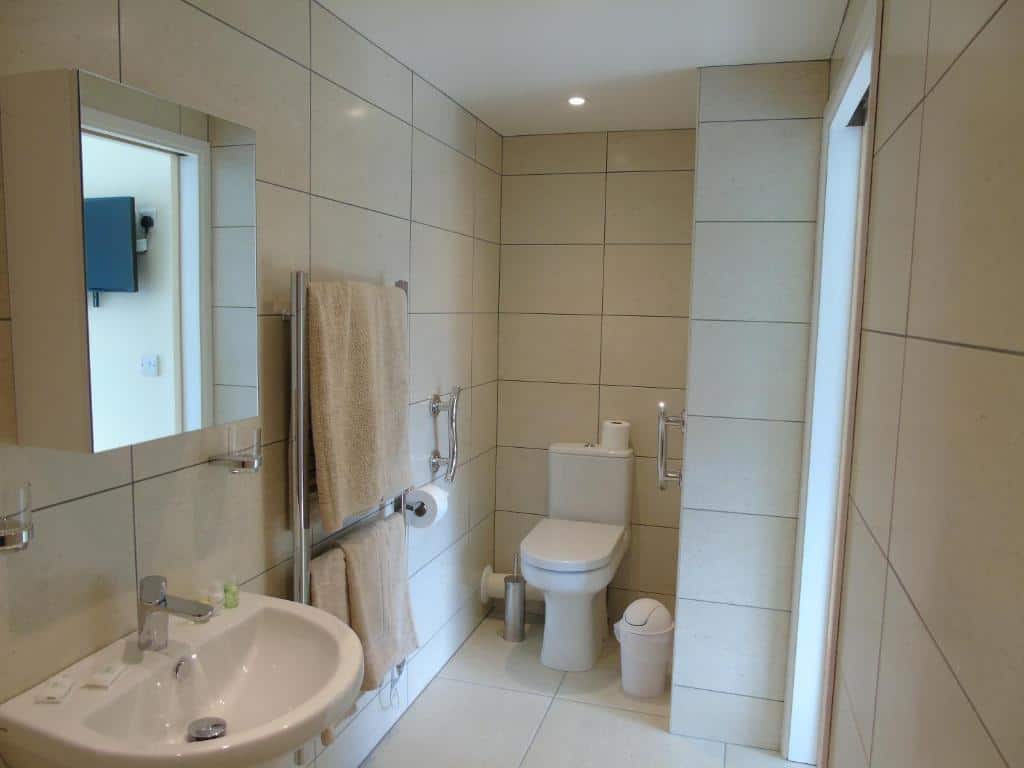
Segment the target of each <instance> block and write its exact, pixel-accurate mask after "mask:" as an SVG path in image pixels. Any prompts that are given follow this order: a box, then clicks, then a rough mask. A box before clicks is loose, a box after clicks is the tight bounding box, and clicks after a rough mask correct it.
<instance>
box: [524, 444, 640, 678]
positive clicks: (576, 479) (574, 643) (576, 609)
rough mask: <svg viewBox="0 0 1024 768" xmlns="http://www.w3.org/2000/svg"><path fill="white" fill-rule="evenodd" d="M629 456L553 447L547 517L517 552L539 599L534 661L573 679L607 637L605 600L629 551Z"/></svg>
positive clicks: (592, 661)
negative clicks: (541, 614)
mask: <svg viewBox="0 0 1024 768" xmlns="http://www.w3.org/2000/svg"><path fill="white" fill-rule="evenodd" d="M632 495H633V449H632V448H624V449H619V450H615V449H609V448H605V447H601V446H595V445H591V444H589V443H588V444H584V443H555V444H554V445H552V446H550V448H549V449H548V516H547V517H546V518H545V519H544V520H542V521H541V522H540V523H539V524H538V525H537V526H536V527H535V528H534V529H533V530H532V531H530V533H529V534H528V535H527V536H526V538H525V539H523V543H522V544H521V545H520V547H519V559H520V561H521V563H522V568H523V577H524V578H525V579H526V581H527V583H529V584H532V585H533V586H534V587H536V588H537V589H539V590H541V591H542V592H543V593H544V609H545V618H544V622H545V623H544V641H543V646H542V648H541V662H542V663H543V664H544V665H545V666H547V667H551V668H553V669H561V670H566V671H569V672H580V671H583V670H586V669H590V668H591V667H593V666H594V664H595V663H596V662H597V657H598V655H599V654H600V653H601V645H602V643H603V642H604V639H605V637H606V636H607V634H608V609H607V606H606V604H605V599H606V598H605V593H606V589H607V587H608V584H610V583H611V580H612V578H613V577H614V576H615V571H616V570H618V567H619V563H621V562H622V556H623V555H624V554H625V553H626V547H627V546H628V545H629V518H630V508H631V504H632Z"/></svg>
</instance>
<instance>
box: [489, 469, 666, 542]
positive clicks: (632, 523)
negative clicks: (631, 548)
mask: <svg viewBox="0 0 1024 768" xmlns="http://www.w3.org/2000/svg"><path fill="white" fill-rule="evenodd" d="M646 458H653V457H646ZM494 511H495V512H504V513H505V514H508V515H527V516H529V517H550V515H548V514H547V513H543V514H542V513H540V512H523V511H521V510H518V509H506V508H504V507H496V508H495V510H494ZM629 525H630V527H631V528H660V529H662V530H665V531H678V530H679V527H678V526H675V525H657V524H656V523H638V522H637V521H636V520H632V521H630V523H629Z"/></svg>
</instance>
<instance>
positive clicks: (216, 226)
mask: <svg viewBox="0 0 1024 768" xmlns="http://www.w3.org/2000/svg"><path fill="white" fill-rule="evenodd" d="M164 109H167V114H166V115H164V114H163V111H164ZM81 115H82V182H83V196H84V199H85V204H84V214H85V217H84V218H85V221H84V224H85V230H86V238H85V240H86V273H87V274H86V286H87V289H88V290H89V302H88V320H89V360H90V369H91V380H92V392H91V398H92V411H93V425H94V449H95V450H97V451H102V450H106V449H108V448H113V447H117V446H121V445H127V444H132V443H139V442H143V441H146V440H152V439H155V438H158V437H163V436H166V435H169V434H177V433H179V432H187V431H191V430H195V429H201V428H203V427H208V426H211V425H213V424H226V423H229V422H233V421H239V420H243V419H248V418H251V417H253V416H255V415H256V413H257V411H258V398H257V362H256V360H257V344H256V337H257V332H256V259H255V253H256V210H255V142H254V139H253V136H252V132H251V131H250V130H249V129H246V128H243V127H241V126H236V125H234V124H233V123H228V122H226V121H223V120H220V119H218V118H215V117H212V116H207V115H203V114H201V113H198V112H193V111H191V110H186V109H185V108H183V107H181V108H179V107H178V106H177V105H169V104H167V103H166V102H160V101H159V100H155V99H152V97H148V96H146V95H144V94H139V93H138V92H133V91H130V90H129V89H123V87H120V86H117V85H116V84H113V83H108V82H107V81H103V80H100V79H98V78H92V77H89V78H88V79H85V78H83V89H82V110H81ZM186 123H187V125H186Z"/></svg>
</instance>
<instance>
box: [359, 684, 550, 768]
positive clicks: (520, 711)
mask: <svg viewBox="0 0 1024 768" xmlns="http://www.w3.org/2000/svg"><path fill="white" fill-rule="evenodd" d="M549 703H550V699H549V698H547V697H545V696H536V695H533V694H528V693H514V692H512V691H503V690H499V689H497V688H487V687H484V686H480V685H473V684H471V683H462V682H458V681H455V680H445V679H443V678H438V679H436V680H434V682H432V683H431V684H430V686H429V687H428V688H427V690H425V691H424V692H423V694H422V695H421V696H420V697H419V699H417V700H416V703H415V704H413V705H412V707H410V708H409V711H408V712H407V713H406V715H405V717H403V718H402V720H400V721H399V723H398V725H396V726H395V727H394V729H393V730H392V731H391V733H390V734H388V736H387V737H386V738H385V739H384V740H383V741H382V742H381V744H380V746H379V747H377V749H376V751H375V752H374V753H373V754H372V755H371V756H370V758H369V759H368V760H367V761H366V764H365V765H366V766H367V768H370V766H373V767H374V768H404V766H410V765H415V766H417V768H433V767H434V766H436V767H437V768H457V767H459V766H465V768H470V767H471V766H472V767H473V768H476V767H480V768H483V767H485V766H486V768H505V767H506V766H507V767H508V768H516V766H518V765H519V764H520V762H521V761H522V759H523V755H524V754H525V752H526V750H527V748H528V747H529V745H530V740H531V739H532V738H533V736H534V734H535V733H536V731H537V727H538V726H539V725H540V722H541V720H543V719H544V713H545V712H546V711H547V709H548V704H549Z"/></svg>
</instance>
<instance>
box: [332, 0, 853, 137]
mask: <svg viewBox="0 0 1024 768" xmlns="http://www.w3.org/2000/svg"><path fill="white" fill-rule="evenodd" d="M321 2H323V3H324V5H326V6H328V7H330V9H331V10H333V11H334V12H335V13H337V14H338V16H340V17H341V18H343V19H345V20H346V21H347V22H348V23H349V24H351V25H352V26H353V27H355V28H356V29H357V30H359V31H360V32H362V33H363V34H364V35H366V36H367V37H368V38H370V39H371V40H373V41H374V42H375V43H377V44H378V45H380V46H381V47H383V48H384V49H385V50H387V51H388V52H390V53H391V54H392V55H394V56H395V57H396V58H398V59H399V60H400V61H402V62H403V63H404V64H406V65H407V66H409V67H412V68H413V69H414V70H415V71H416V72H418V73H420V74H421V75H422V76H423V77H425V78H427V79H428V80H430V81H431V82H433V83H434V84H435V85H436V86H437V87H439V88H441V89H442V90H444V91H445V92H447V93H448V94H449V95H450V96H451V97H452V98H453V99H455V100H456V101H458V102H459V103H461V104H462V105H463V106H464V107H466V108H467V109H469V110H471V111H472V112H474V113H475V114H476V115H477V116H478V117H479V118H480V119H482V120H484V121H485V122H487V123H488V124H490V125H491V126H492V127H493V128H495V129H496V130H497V131H499V132H500V133H502V134H504V135H506V136H511V135H515V134H522V133H548V132H556V131H590V130H613V129H623V128H637V129H640V128H685V127H692V126H693V125H694V122H695V116H696V109H697V103H696V102H697V73H696V69H695V68H696V67H699V66H708V65H715V64H747V63H755V62H768V61H797V60H806V59H822V58H827V57H828V56H829V54H830V53H831V51H832V45H833V43H834V41H835V38H836V34H837V33H838V31H839V25H840V23H841V21H842V16H843V11H844V9H845V7H846V2H847V0H321ZM577 93H578V94H582V95H583V96H586V97H587V99H588V103H587V105H586V106H585V107H583V108H582V109H573V108H571V107H569V106H568V104H567V103H566V99H567V98H568V97H569V96H570V95H572V94H577Z"/></svg>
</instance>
